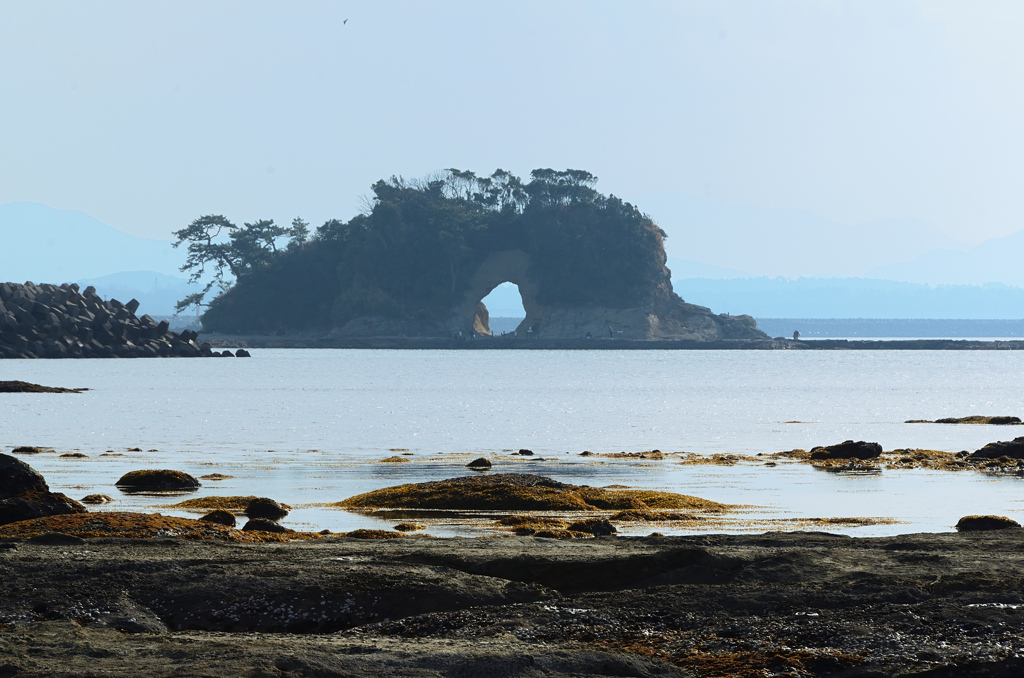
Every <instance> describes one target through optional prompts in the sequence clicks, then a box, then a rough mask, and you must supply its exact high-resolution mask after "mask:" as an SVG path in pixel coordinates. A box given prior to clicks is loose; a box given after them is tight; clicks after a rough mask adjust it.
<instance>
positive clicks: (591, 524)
mask: <svg viewBox="0 0 1024 678" xmlns="http://www.w3.org/2000/svg"><path fill="white" fill-rule="evenodd" d="M566 529H567V530H569V531H570V532H586V533H588V534H592V535H594V536H595V537H604V536H607V535H610V534H615V533H616V532H618V530H616V529H615V526H614V525H612V524H611V523H610V522H609V521H608V520H607V519H605V518H588V519H587V520H577V521H576V522H575V523H571V524H570V525H569V527H567V528H566Z"/></svg>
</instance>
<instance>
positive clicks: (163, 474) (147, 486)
mask: <svg viewBox="0 0 1024 678" xmlns="http://www.w3.org/2000/svg"><path fill="white" fill-rule="evenodd" d="M114 485H116V486H117V488H118V489H120V490H121V491H123V492H180V491H187V490H194V489H196V488H198V487H199V486H200V483H199V481H198V480H196V479H195V478H194V477H192V476H190V475H189V474H187V473H185V472H183V471H173V470H170V469H147V470H142V471H129V472H128V473H126V474H124V475H123V476H121V478H120V480H118V481H117V482H116V483H114Z"/></svg>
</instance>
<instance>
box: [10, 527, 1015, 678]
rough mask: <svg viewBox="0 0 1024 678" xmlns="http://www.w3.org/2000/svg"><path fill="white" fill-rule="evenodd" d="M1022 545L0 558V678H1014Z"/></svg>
mask: <svg viewBox="0 0 1024 678" xmlns="http://www.w3.org/2000/svg"><path fill="white" fill-rule="evenodd" d="M1022 566H1024V530H1021V529H1008V530H998V531H991V532H976V533H941V534H910V535H901V536H894V537H883V538H870V539H868V538H851V537H847V536H841V535H828V534H822V533H814V532H791V533H772V534H763V535H700V536H690V537H657V536H653V537H644V538H630V537H600V538H594V539H587V540H572V541H559V540H551V539H542V538H535V537H500V538H478V539H459V538H456V539H436V538H429V537H406V538H400V539H391V540H387V541H374V540H365V539H353V538H326V539H321V540H315V541H305V542H289V543H279V544H239V543H228V542H222V541H216V540H209V541H188V540H184V539H180V538H154V539H144V540H143V539H116V538H90V539H79V538H70V537H60V536H53V535H43V536H41V537H35V538H31V539H10V538H8V539H5V540H3V541H2V542H0V676H100V675H102V676H140V675H145V676H184V675H188V676H217V677H218V678H221V677H224V676H310V677H313V676H316V677H326V676H381V675H393V676H481V675H483V676H495V677H497V676H872V677H875V676H877V677H881V676H894V675H895V676H902V675H919V676H960V675H983V676H1018V675H1021V673H1022V671H1024V659H1022V654H1021V653H1022V652H1024V591H1022V587H1021V584H1022V580H1024V567H1022Z"/></svg>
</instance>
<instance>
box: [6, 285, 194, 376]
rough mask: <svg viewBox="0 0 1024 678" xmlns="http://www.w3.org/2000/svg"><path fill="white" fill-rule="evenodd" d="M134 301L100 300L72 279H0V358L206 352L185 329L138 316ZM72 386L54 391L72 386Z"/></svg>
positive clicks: (132, 356)
mask: <svg viewBox="0 0 1024 678" xmlns="http://www.w3.org/2000/svg"><path fill="white" fill-rule="evenodd" d="M138 307H139V302H138V301H136V300H134V299H132V300H131V301H129V302H128V303H127V304H122V303H121V302H120V301H118V300H116V299H110V300H108V301H104V300H103V299H102V298H101V297H100V296H99V295H98V294H96V290H95V288H93V287H87V288H85V290H84V291H82V292H79V288H78V285H77V284H68V283H65V284H63V285H49V284H41V285H36V284H33V283H25V284H23V285H22V284H18V283H11V282H4V283H0V358H157V357H197V356H208V355H212V352H211V351H210V350H209V349H206V350H204V349H202V348H201V347H200V346H199V345H198V344H196V341H195V340H196V338H197V337H198V335H197V334H196V333H195V332H193V331H191V330H185V331H184V332H181V333H178V332H171V331H170V329H169V327H170V325H169V324H168V322H167V321H166V320H164V321H161V322H156V321H155V320H154V319H153V318H152V317H150V316H148V315H143V316H142V317H138V316H136V315H135V312H136V311H137V310H138ZM76 390H77V389H68V390H62V389H58V392H67V391H76Z"/></svg>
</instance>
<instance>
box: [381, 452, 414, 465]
mask: <svg viewBox="0 0 1024 678" xmlns="http://www.w3.org/2000/svg"><path fill="white" fill-rule="evenodd" d="M377 463H378V464H408V463H410V462H409V460H408V459H406V458H405V457H400V456H398V455H397V454H396V455H395V456H393V457H385V458H383V459H381V460H380V461H378V462H377Z"/></svg>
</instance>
